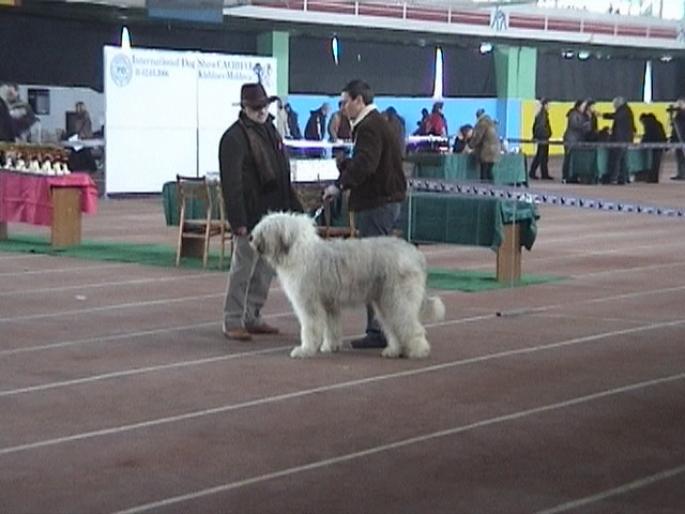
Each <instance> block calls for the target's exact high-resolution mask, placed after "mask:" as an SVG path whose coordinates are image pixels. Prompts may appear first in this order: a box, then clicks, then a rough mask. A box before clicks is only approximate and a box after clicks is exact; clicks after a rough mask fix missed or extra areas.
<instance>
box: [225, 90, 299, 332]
mask: <svg viewBox="0 0 685 514" xmlns="http://www.w3.org/2000/svg"><path fill="white" fill-rule="evenodd" d="M276 98H277V97H275V96H267V94H266V91H265V90H264V87H263V86H262V85H261V84H259V83H248V84H243V86H242V88H241V90H240V106H241V111H240V114H239V115H238V120H237V121H236V122H235V123H233V125H231V126H230V127H229V128H228V129H227V130H226V132H224V134H223V136H222V137H221V142H220V143H219V170H220V173H221V189H222V191H223V196H224V202H225V206H226V217H227V218H228V222H229V224H230V226H231V230H232V232H233V242H234V250H233V256H232V258H231V268H230V270H229V274H228V286H227V290H226V299H225V302H224V323H223V333H224V336H225V337H226V338H228V339H232V340H237V341H250V340H251V339H252V335H253V334H276V333H278V329H277V328H276V327H272V326H270V325H268V324H266V323H265V322H264V321H263V320H262V318H261V309H262V307H263V305H264V303H265V302H266V298H267V295H268V292H269V286H270V284H271V281H272V280H273V277H274V271H273V269H272V268H271V267H270V266H269V265H268V264H267V263H266V261H265V260H264V259H263V258H262V257H260V256H259V255H257V253H256V252H255V251H254V250H253V249H252V247H251V246H250V243H249V240H248V234H249V232H250V231H251V230H252V229H253V228H254V226H255V225H256V224H257V223H258V222H259V220H260V219H261V218H262V217H263V216H264V215H266V213H267V212H269V211H298V212H302V211H303V209H302V205H301V204H300V202H299V200H298V199H297V196H296V194H295V191H294V190H293V188H292V185H291V183H290V162H289V160H288V156H287V153H286V148H285V145H284V144H283V140H282V139H281V137H280V135H279V134H278V132H277V131H276V128H275V127H274V124H273V116H271V115H270V114H269V111H268V107H269V104H270V103H271V102H273V101H275V100H276Z"/></svg>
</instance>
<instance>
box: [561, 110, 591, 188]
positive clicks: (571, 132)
mask: <svg viewBox="0 0 685 514" xmlns="http://www.w3.org/2000/svg"><path fill="white" fill-rule="evenodd" d="M586 108H587V103H586V102H585V101H584V100H577V101H576V103H575V104H573V107H572V108H571V109H569V111H568V112H567V113H566V131H565V132H564V162H563V164H562V169H561V178H562V181H563V182H566V181H567V180H569V178H570V175H571V152H573V150H574V148H573V147H574V145H575V144H577V143H581V142H583V141H586V140H587V137H588V134H590V131H591V121H590V118H588V116H587V113H586Z"/></svg>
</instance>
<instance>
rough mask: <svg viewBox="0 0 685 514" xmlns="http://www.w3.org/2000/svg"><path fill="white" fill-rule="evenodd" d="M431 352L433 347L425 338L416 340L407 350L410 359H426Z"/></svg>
mask: <svg viewBox="0 0 685 514" xmlns="http://www.w3.org/2000/svg"><path fill="white" fill-rule="evenodd" d="M430 353H431V347H430V345H429V344H428V341H426V340H425V339H423V338H422V339H419V340H417V341H415V342H414V344H410V345H409V348H408V349H407V351H406V352H405V354H406V356H407V357H408V358H410V359H425V358H426V357H428V356H429V355H430Z"/></svg>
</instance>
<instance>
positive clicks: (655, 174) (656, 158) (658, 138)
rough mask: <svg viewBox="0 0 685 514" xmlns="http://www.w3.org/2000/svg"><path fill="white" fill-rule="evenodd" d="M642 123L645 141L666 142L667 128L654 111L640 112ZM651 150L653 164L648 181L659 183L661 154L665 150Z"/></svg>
mask: <svg viewBox="0 0 685 514" xmlns="http://www.w3.org/2000/svg"><path fill="white" fill-rule="evenodd" d="M640 123H642V127H643V129H644V134H643V135H642V142H643V143H665V142H666V130H665V129H664V125H663V124H662V123H661V122H660V121H659V120H658V119H656V116H654V113H651V112H647V113H642V114H640ZM649 151H651V153H652V166H651V167H650V169H649V174H648V176H647V182H652V183H654V184H657V183H658V182H659V171H660V170H661V156H662V154H663V152H664V151H663V149H661V148H653V149H652V150H649Z"/></svg>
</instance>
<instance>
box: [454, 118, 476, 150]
mask: <svg viewBox="0 0 685 514" xmlns="http://www.w3.org/2000/svg"><path fill="white" fill-rule="evenodd" d="M472 136H473V126H472V125H470V124H468V123H467V124H466V125H462V126H461V127H459V132H457V137H456V138H455V139H454V145H453V146H452V152H453V153H471V152H472V151H473V150H472V149H471V147H470V146H469V141H470V140H471V137H472Z"/></svg>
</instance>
